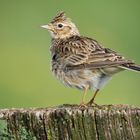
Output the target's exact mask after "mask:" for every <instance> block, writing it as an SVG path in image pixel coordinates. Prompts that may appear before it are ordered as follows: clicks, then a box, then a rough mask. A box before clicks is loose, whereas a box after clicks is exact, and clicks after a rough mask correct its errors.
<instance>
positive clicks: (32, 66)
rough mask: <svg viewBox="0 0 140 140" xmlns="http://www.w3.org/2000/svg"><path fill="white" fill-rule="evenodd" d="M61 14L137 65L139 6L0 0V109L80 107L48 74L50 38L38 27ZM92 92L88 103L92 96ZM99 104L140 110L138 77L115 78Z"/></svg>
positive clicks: (93, 0) (74, 94)
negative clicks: (132, 106)
mask: <svg viewBox="0 0 140 140" xmlns="http://www.w3.org/2000/svg"><path fill="white" fill-rule="evenodd" d="M61 10H63V11H65V12H66V13H67V15H68V16H69V17H70V18H72V20H73V21H74V22H75V23H76V25H77V26H78V28H79V30H80V33H81V34H82V35H85V36H88V37H92V38H95V39H96V40H98V41H99V42H100V43H101V44H102V45H104V46H105V47H109V48H111V49H113V50H115V51H118V52H119V53H121V54H123V55H124V56H125V57H127V58H130V59H133V60H135V62H136V63H139V64H140V1H138V0H133V1H132V0H123V1H122V0H117V1H112V0H108V1H101V0H88V1H84V0H83V1H74V0H71V1H64V0H59V1H58V0H0V108H11V107H47V106H55V105H58V104H64V103H67V104H79V103H80V100H81V96H82V93H81V91H79V90H77V89H71V88H68V87H65V86H63V85H61V83H59V82H58V81H57V80H56V79H55V78H54V77H53V75H52V73H51V71H50V53H49V47H50V35H49V33H48V32H47V30H44V29H42V28H40V25H42V24H45V23H48V22H49V21H50V20H51V19H52V17H54V16H55V15H56V13H57V12H58V11H61ZM92 94H93V93H92V92H91V91H90V92H89V94H88V95H87V100H89V99H90V98H91V97H92ZM96 103H98V104H133V105H137V106H139V105H140V74H139V73H134V72H131V71H125V72H122V73H119V74H118V75H116V76H114V77H113V79H112V81H111V82H109V84H108V85H107V86H106V87H105V88H104V89H103V90H102V91H101V92H100V93H99V94H98V96H97V98H96Z"/></svg>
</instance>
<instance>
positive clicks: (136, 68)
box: [122, 64, 140, 72]
mask: <svg viewBox="0 0 140 140" xmlns="http://www.w3.org/2000/svg"><path fill="white" fill-rule="evenodd" d="M122 66H123V68H124V69H128V70H134V71H137V72H140V65H136V64H123V65H122Z"/></svg>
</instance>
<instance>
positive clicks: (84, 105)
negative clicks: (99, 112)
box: [79, 102, 88, 109]
mask: <svg viewBox="0 0 140 140" xmlns="http://www.w3.org/2000/svg"><path fill="white" fill-rule="evenodd" d="M87 107H88V106H87V104H85V103H83V102H81V103H80V105H79V108H80V109H81V108H87Z"/></svg>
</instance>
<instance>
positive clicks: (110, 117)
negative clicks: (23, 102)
mask: <svg viewBox="0 0 140 140" xmlns="http://www.w3.org/2000/svg"><path fill="white" fill-rule="evenodd" d="M0 140H140V108H138V107H132V106H127V105H125V106H124V105H105V106H104V105H102V106H93V107H88V108H79V106H77V105H62V106H58V107H53V108H43V109H42V108H41V109H1V110H0Z"/></svg>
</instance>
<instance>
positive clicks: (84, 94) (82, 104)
mask: <svg viewBox="0 0 140 140" xmlns="http://www.w3.org/2000/svg"><path fill="white" fill-rule="evenodd" d="M88 88H89V87H86V88H85V90H84V93H83V96H82V100H81V103H80V106H86V105H85V97H86V94H87V91H88Z"/></svg>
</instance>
